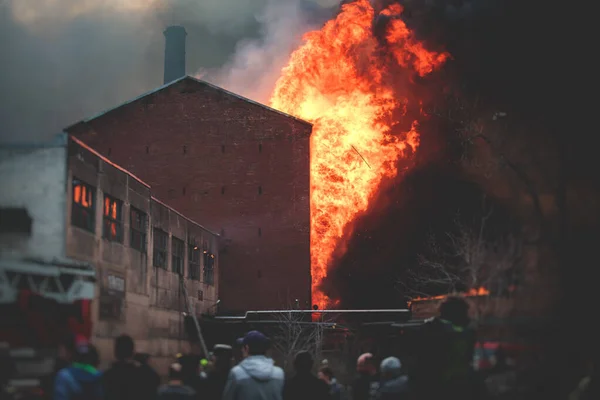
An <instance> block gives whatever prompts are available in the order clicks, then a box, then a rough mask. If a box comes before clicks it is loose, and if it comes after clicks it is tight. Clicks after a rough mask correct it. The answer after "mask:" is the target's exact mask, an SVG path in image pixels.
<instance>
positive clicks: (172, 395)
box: [107, 362, 202, 400]
mask: <svg viewBox="0 0 600 400" xmlns="http://www.w3.org/2000/svg"><path fill="white" fill-rule="evenodd" d="M183 374H184V373H183V366H182V365H181V364H179V363H178V362H176V363H173V364H171V366H170V367H169V382H168V383H167V384H166V385H163V386H161V387H160V388H159V389H158V400H192V399H194V400H195V399H197V398H198V397H197V393H196V391H195V390H194V389H192V388H191V387H189V386H187V385H186V384H184V383H183ZM200 398H202V397H200ZM107 400H108V399H107Z"/></svg>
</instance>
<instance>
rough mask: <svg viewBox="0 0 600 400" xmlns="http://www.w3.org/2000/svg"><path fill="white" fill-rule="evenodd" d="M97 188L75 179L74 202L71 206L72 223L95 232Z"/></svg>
mask: <svg viewBox="0 0 600 400" xmlns="http://www.w3.org/2000/svg"><path fill="white" fill-rule="evenodd" d="M94 196H95V189H94V188H93V187H92V186H90V185H88V184H87V183H84V182H82V181H80V180H79V179H77V178H75V179H73V202H72V207H71V223H72V224H73V225H75V226H77V227H79V228H82V229H85V230H87V231H90V232H94V228H95V218H94V212H95V209H96V207H95V206H96V204H95V201H94Z"/></svg>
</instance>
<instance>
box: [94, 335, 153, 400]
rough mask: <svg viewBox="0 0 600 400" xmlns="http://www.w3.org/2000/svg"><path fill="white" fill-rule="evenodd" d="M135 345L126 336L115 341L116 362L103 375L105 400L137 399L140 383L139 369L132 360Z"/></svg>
mask: <svg viewBox="0 0 600 400" xmlns="http://www.w3.org/2000/svg"><path fill="white" fill-rule="evenodd" d="M134 351H135V344H134V342H133V339H132V338H131V337H130V336H127V335H121V336H119V337H117V338H116V339H115V347H114V354H115V359H116V361H115V362H114V363H113V364H112V366H111V367H110V368H109V369H108V370H107V371H106V372H105V373H104V387H105V390H106V398H107V399H110V400H131V399H135V398H138V397H139V394H140V390H142V389H141V388H142V387H143V386H144V385H145V384H146V383H145V382H143V381H142V379H141V378H142V375H141V374H140V368H139V367H138V366H137V364H136V363H135V362H134V360H133V355H134Z"/></svg>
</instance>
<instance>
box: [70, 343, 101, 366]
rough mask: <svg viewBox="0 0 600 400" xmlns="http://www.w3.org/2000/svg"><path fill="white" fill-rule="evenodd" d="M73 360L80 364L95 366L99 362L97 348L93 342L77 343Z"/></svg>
mask: <svg viewBox="0 0 600 400" xmlns="http://www.w3.org/2000/svg"><path fill="white" fill-rule="evenodd" d="M75 361H76V362H78V363H81V364H87V365H91V366H92V367H94V368H96V367H98V365H99V364H100V356H99V355H98V350H96V346H94V345H93V344H89V343H85V344H79V345H78V346H77V348H76V349H75Z"/></svg>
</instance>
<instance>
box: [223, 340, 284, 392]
mask: <svg viewBox="0 0 600 400" xmlns="http://www.w3.org/2000/svg"><path fill="white" fill-rule="evenodd" d="M270 343H271V342H270V340H269V339H268V338H267V337H266V336H265V335H263V334H262V333H261V332H259V331H250V332H248V333H247V334H246V335H245V336H244V338H243V339H242V340H241V344H242V355H243V357H244V359H243V361H242V362H241V363H239V364H238V365H236V366H235V367H233V368H232V369H231V371H230V372H229V377H228V379H227V383H226V385H225V389H224V390H223V400H282V394H283V385H284V374H283V370H282V369H281V368H279V367H276V366H275V365H274V363H273V360H272V359H270V358H268V357H267V351H268V350H269V347H270Z"/></svg>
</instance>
